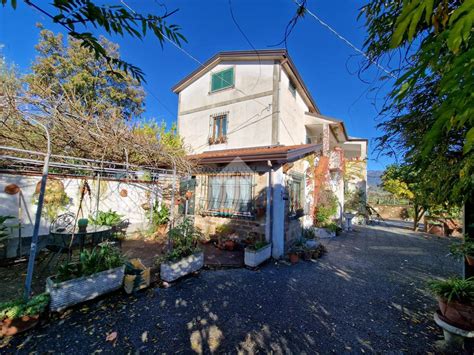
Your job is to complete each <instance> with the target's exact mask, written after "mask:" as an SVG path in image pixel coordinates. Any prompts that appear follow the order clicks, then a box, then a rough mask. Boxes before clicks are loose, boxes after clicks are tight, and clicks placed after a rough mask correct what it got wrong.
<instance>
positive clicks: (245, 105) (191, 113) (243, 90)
mask: <svg viewBox="0 0 474 355" xmlns="http://www.w3.org/2000/svg"><path fill="white" fill-rule="evenodd" d="M230 67H234V78H235V79H234V87H232V88H228V89H223V90H220V91H217V92H213V93H211V92H210V88H211V87H210V85H211V75H212V73H216V72H219V71H221V70H224V69H228V68H230ZM272 94H273V61H271V62H269V61H263V62H262V63H261V65H260V63H258V62H225V63H221V64H218V65H217V66H216V67H215V68H213V69H212V71H210V72H207V73H206V74H204V75H203V76H202V77H200V78H199V79H197V80H196V81H195V82H193V83H192V84H190V85H189V86H188V87H186V88H185V89H183V91H181V92H180V94H179V102H180V104H179V113H178V116H179V118H178V130H179V134H180V135H181V136H182V137H183V138H184V142H185V144H186V145H188V146H189V147H190V149H191V150H192V152H193V153H201V152H203V151H207V150H210V149H219V150H221V149H231V148H243V147H251V146H264V145H270V144H271V131H272V117H271V104H272V97H273V95H272ZM222 112H227V113H228V129H227V131H228V141H227V143H224V144H216V145H211V146H209V144H208V139H209V136H210V122H211V119H210V116H211V115H213V114H216V113H222Z"/></svg>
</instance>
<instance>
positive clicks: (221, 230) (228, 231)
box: [216, 224, 234, 236]
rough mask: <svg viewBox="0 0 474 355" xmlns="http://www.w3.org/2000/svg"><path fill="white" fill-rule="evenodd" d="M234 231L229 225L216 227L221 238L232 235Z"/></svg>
mask: <svg viewBox="0 0 474 355" xmlns="http://www.w3.org/2000/svg"><path fill="white" fill-rule="evenodd" d="M233 232H234V229H233V228H232V227H231V226H230V225H229V224H219V225H217V226H216V234H217V235H220V236H226V235H228V234H232V233H233Z"/></svg>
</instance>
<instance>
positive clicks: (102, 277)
mask: <svg viewBox="0 0 474 355" xmlns="http://www.w3.org/2000/svg"><path fill="white" fill-rule="evenodd" d="M124 272H125V265H124V266H120V267H118V268H115V269H110V270H105V271H101V272H98V273H95V274H92V275H89V276H83V277H79V278H77V279H72V280H67V281H64V282H59V283H55V282H54V281H53V279H52V278H51V277H48V278H47V279H46V291H47V292H49V294H50V296H51V303H50V305H49V307H50V309H51V311H53V312H57V311H61V310H63V309H65V308H67V307H70V306H73V305H75V304H78V303H81V302H85V301H88V300H91V299H94V298H96V297H98V296H100V295H104V294H106V293H109V292H112V291H115V290H118V289H119V288H121V287H122V283H123V277H124Z"/></svg>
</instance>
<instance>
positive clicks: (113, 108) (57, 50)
mask: <svg viewBox="0 0 474 355" xmlns="http://www.w3.org/2000/svg"><path fill="white" fill-rule="evenodd" d="M100 44H101V45H102V46H103V47H104V49H105V51H106V53H107V55H108V56H109V57H114V58H119V57H120V54H119V51H118V50H119V47H118V45H117V44H114V43H112V42H109V41H107V40H106V39H104V38H101V39H100ZM36 51H37V53H38V55H37V57H36V59H35V61H34V62H33V64H32V67H31V69H32V73H31V74H29V75H26V77H25V80H26V83H27V84H28V86H29V90H30V92H32V93H33V94H35V95H38V97H44V96H49V95H54V96H57V97H58V98H59V97H61V96H67V97H71V96H74V97H77V98H79V102H78V103H80V104H81V106H82V109H83V110H84V111H86V112H88V113H90V114H93V115H98V116H104V115H107V114H112V113H113V114H116V115H117V114H118V115H122V116H123V117H124V118H125V119H126V120H131V119H132V118H136V117H138V116H140V114H141V113H142V112H143V111H144V101H145V93H144V90H143V88H142V86H141V85H140V83H139V82H138V81H137V80H135V79H133V78H132V77H131V76H130V75H128V74H127V73H126V72H121V71H120V70H119V69H118V68H115V69H114V70H115V71H116V72H117V73H118V72H120V73H121V75H120V76H117V75H113V74H111V72H110V70H109V69H110V68H108V67H107V65H106V62H105V59H102V58H96V57H95V56H94V55H93V54H92V53H91V52H90V51H89V50H88V49H86V48H84V47H83V46H82V42H81V41H79V40H76V39H73V38H71V37H68V39H67V43H64V39H63V36H62V35H61V34H57V35H55V34H54V33H53V32H51V31H48V30H44V29H42V30H41V32H40V41H39V43H38V44H37V45H36ZM44 87H48V88H49V90H48V91H46V92H44V91H43V88H44Z"/></svg>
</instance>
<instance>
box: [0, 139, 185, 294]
mask: <svg viewBox="0 0 474 355" xmlns="http://www.w3.org/2000/svg"><path fill="white" fill-rule="evenodd" d="M0 173H6V174H19V175H33V176H41V177H42V179H41V190H42V192H41V193H42V194H43V196H44V190H45V186H46V181H47V178H48V175H51V176H54V177H63V178H68V177H69V178H89V179H97V180H98V182H100V180H101V179H107V180H117V181H124V182H126V183H137V184H140V185H142V186H143V188H145V189H148V190H149V191H151V192H156V187H157V186H160V187H161V189H162V196H163V197H165V196H166V195H168V196H169V197H170V204H171V206H170V219H169V227H170V228H171V227H172V226H173V222H174V209H173V206H174V199H175V194H176V185H177V183H178V180H177V179H178V176H177V171H176V168H175V167H173V169H167V168H161V167H160V168H156V167H151V166H140V165H135V164H129V163H128V162H113V161H106V160H94V159H87V158H81V157H74V156H69V155H58V154H51V153H50V150H49V149H48V152H47V153H44V152H39V151H32V150H26V149H21V148H16V147H9V146H0ZM97 185H98V189H100V184H97ZM98 194H99V191H98ZM43 196H41V197H40V198H39V202H38V207H37V212H36V220H35V226H34V232H33V237H32V243H31V251H30V256H29V260H28V272H27V281H26V285H25V298H28V297H29V295H30V292H31V280H32V276H33V264H34V259H35V257H36V248H37V242H38V230H39V223H40V216H41V210H42V198H43ZM98 207H99V196H98V197H97V202H96V211H98ZM150 213H152V211H150ZM19 242H21V241H19Z"/></svg>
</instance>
